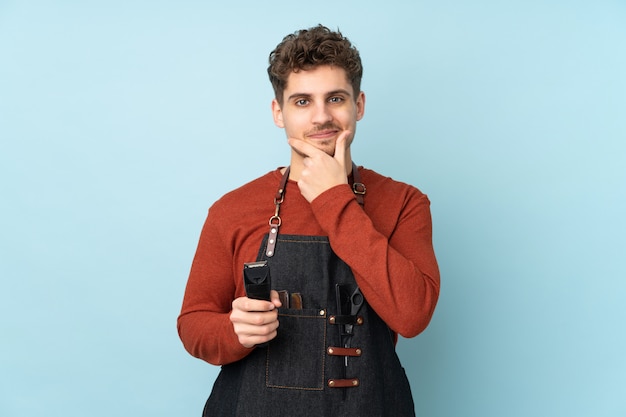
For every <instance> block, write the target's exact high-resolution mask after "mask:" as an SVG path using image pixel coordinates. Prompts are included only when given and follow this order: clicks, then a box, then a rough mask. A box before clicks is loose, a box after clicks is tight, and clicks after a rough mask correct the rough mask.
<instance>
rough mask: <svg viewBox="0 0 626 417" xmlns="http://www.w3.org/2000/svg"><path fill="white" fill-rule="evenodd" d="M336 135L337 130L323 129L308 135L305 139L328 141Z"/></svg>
mask: <svg viewBox="0 0 626 417" xmlns="http://www.w3.org/2000/svg"><path fill="white" fill-rule="evenodd" d="M338 134H339V129H324V130H318V131H315V132H312V133H309V134H307V135H306V137H307V138H309V139H312V140H329V139H333V138H335V137H336V136H337V135H338Z"/></svg>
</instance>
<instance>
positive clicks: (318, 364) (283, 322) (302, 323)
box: [265, 309, 326, 391]
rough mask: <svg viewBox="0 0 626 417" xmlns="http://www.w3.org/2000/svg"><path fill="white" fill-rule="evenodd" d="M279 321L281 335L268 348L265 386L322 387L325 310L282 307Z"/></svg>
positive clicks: (319, 389) (311, 388) (289, 387)
mask: <svg viewBox="0 0 626 417" xmlns="http://www.w3.org/2000/svg"><path fill="white" fill-rule="evenodd" d="M278 320H279V322H280V325H279V327H278V335H277V336H276V338H275V339H274V340H272V341H271V342H270V343H269V345H268V347H267V365H266V373H265V375H266V380H265V381H266V385H267V386H268V387H270V388H287V389H301V390H318V391H321V390H323V389H324V360H325V357H326V355H325V347H326V312H325V311H323V310H321V309H303V310H294V309H280V311H279V313H278Z"/></svg>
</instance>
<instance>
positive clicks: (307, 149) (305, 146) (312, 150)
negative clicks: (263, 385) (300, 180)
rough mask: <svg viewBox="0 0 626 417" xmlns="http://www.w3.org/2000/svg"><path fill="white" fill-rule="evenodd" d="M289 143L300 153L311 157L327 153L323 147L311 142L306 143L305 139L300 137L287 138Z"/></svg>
mask: <svg viewBox="0 0 626 417" xmlns="http://www.w3.org/2000/svg"><path fill="white" fill-rule="evenodd" d="M287 143H289V146H291V147H292V148H294V149H295V150H296V151H298V152H299V153H301V154H303V155H306V156H309V157H311V156H315V155H325V152H324V151H322V150H321V149H318V148H316V147H315V146H313V145H311V144H310V143H306V142H305V141H303V140H300V139H294V138H289V139H288V140H287Z"/></svg>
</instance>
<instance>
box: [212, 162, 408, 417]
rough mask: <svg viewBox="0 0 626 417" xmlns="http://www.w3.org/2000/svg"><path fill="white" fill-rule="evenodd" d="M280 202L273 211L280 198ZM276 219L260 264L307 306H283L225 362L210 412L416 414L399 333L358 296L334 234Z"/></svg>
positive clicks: (250, 416)
mask: <svg viewBox="0 0 626 417" xmlns="http://www.w3.org/2000/svg"><path fill="white" fill-rule="evenodd" d="M353 172H355V183H358V184H359V185H362V184H360V182H359V181H358V171H357V170H356V167H354V169H353ZM287 175H288V172H287V173H285V178H284V180H285V181H286V177H287ZM353 189H354V190H355V191H356V190H357V189H358V188H356V187H354V188H353ZM283 190H284V184H282V186H281V190H280V191H281V193H282V191H283ZM363 191H364V187H363ZM283 197H284V196H283ZM275 202H276V200H275ZM277 202H278V204H277V210H276V214H275V217H278V207H279V205H280V203H281V202H282V197H281V198H280V199H279V200H277ZM275 225H276V228H275V230H272V231H270V233H268V235H266V236H265V237H264V238H263V241H262V243H261V247H260V249H259V253H258V257H257V261H260V260H266V261H267V262H268V264H269V266H270V274H271V279H272V288H273V289H276V290H282V291H283V292H286V293H288V294H294V293H296V294H298V295H299V297H300V299H301V303H297V305H296V306H295V308H294V306H293V305H292V306H290V308H285V307H281V308H280V309H279V310H278V319H279V322H280V326H279V328H278V335H277V336H276V338H275V339H273V340H272V341H270V342H269V344H267V345H266V346H264V347H256V348H255V349H254V351H252V352H251V353H250V354H249V355H248V356H247V357H245V358H244V359H242V360H240V361H237V362H235V363H232V364H228V365H224V366H222V369H221V371H220V374H219V376H218V378H217V380H216V381H215V384H214V386H213V391H212V392H211V395H210V397H209V399H208V401H207V403H206V406H205V408H204V412H203V417H209V416H210V417H216V416H217V417H222V416H229V417H230V416H245V417H270V416H272V417H277V416H278V417H281V416H286V417H298V416H303V417H310V416H329V417H335V416H337V417H339V416H353V417H360V416H367V417H375V416H390V417H391V416H393V417H404V416H414V415H415V411H414V404H413V399H412V395H411V390H410V387H409V382H408V380H407V377H406V375H405V373H404V369H403V368H402V366H401V365H400V361H399V360H398V357H397V355H396V352H395V344H394V340H393V336H392V333H391V331H390V330H389V328H388V327H387V325H386V324H385V323H384V322H383V321H382V319H381V318H380V317H378V315H377V314H376V313H375V312H374V310H373V309H371V308H370V307H369V305H368V304H367V301H366V300H364V299H363V298H362V297H361V298H359V297H358V296H359V295H360V292H359V290H358V287H357V284H356V281H355V279H354V275H353V274H352V271H351V269H350V267H349V266H348V265H347V264H346V263H345V262H343V261H342V260H341V259H339V257H338V256H337V255H336V254H335V253H334V252H333V250H332V249H331V247H330V244H329V241H328V238H327V237H323V236H300V235H279V234H278V233H277V230H278V227H277V226H279V225H280V224H279V223H275ZM270 226H272V220H270ZM355 238H358V237H355ZM270 242H271V243H270ZM355 295H356V298H355V299H354V298H353V299H352V301H354V300H356V301H357V303H356V304H355V303H351V302H350V301H351V298H350V297H352V296H355ZM338 298H339V299H340V300H341V301H340V302H338ZM359 301H362V303H359ZM351 306H352V307H353V308H350V307H351ZM344 307H347V308H344Z"/></svg>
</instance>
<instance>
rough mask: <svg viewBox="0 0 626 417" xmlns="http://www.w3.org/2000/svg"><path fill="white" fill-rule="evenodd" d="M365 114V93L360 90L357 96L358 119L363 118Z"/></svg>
mask: <svg viewBox="0 0 626 417" xmlns="http://www.w3.org/2000/svg"><path fill="white" fill-rule="evenodd" d="M364 115H365V93H364V92H363V91H361V92H359V95H358V96H357V98H356V119H357V120H361V119H362V118H363V116H364Z"/></svg>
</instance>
